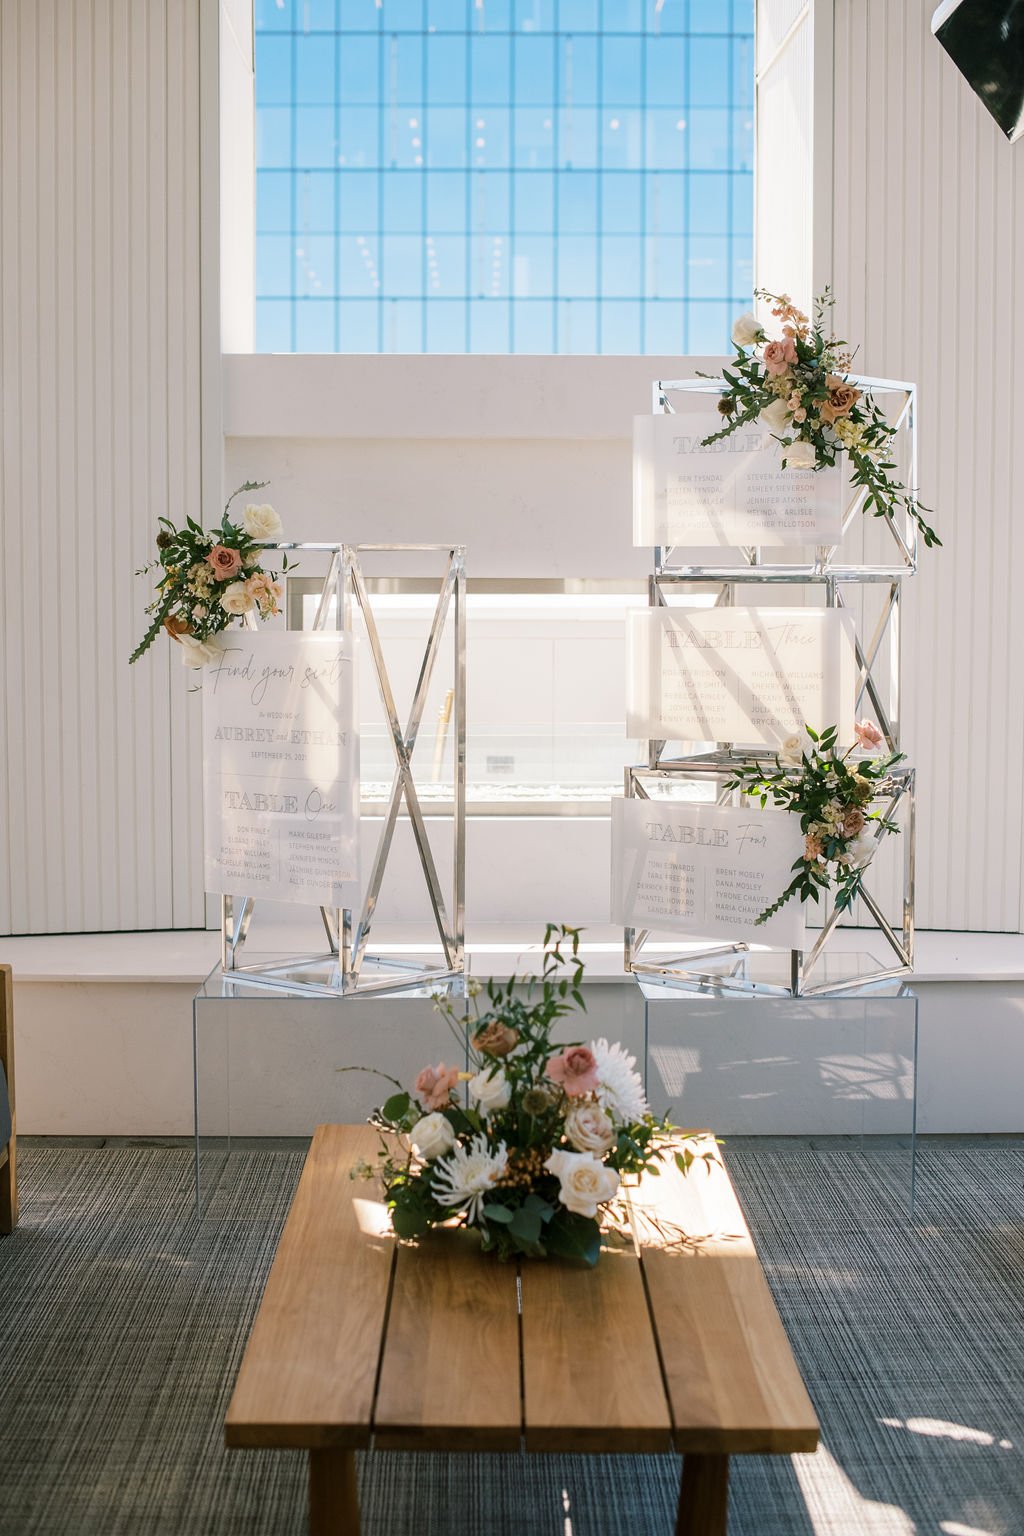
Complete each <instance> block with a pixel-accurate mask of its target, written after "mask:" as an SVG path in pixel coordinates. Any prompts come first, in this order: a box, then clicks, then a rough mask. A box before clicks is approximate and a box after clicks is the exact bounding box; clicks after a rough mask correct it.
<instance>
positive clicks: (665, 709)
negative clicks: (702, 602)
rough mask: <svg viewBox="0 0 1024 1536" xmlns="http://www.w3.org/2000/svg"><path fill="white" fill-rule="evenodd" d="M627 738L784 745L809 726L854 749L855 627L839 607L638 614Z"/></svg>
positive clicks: (633, 620)
mask: <svg viewBox="0 0 1024 1536" xmlns="http://www.w3.org/2000/svg"><path fill="white" fill-rule="evenodd" d="M627 677H628V679H629V683H628V698H627V718H626V733H627V735H629V736H634V737H641V738H642V737H647V738H657V739H660V740H666V741H731V742H737V743H744V744H748V743H751V744H760V743H766V744H769V745H778V744H780V743H782V742H783V741H785V739H786V738H787V736H792V735H795V734H797V733H798V732H800V731H801V730H802V729H803V726H804V723H805V722H806V721H808V720H827V721H829V722H831V723H835V724H836V725H838V727H839V732H840V738H841V739H842V740H844V741H852V740H853V724H854V704H855V697H856V678H857V666H856V650H855V640H854V627H853V618H852V616H851V615H850V614H848V613H846V612H844V611H841V610H839V609H835V608H820V609H814V608H683V607H672V608H668V607H659V608H643V609H635V610H634V611H633V612H632V613H631V614H630V616H629V629H628V666H627Z"/></svg>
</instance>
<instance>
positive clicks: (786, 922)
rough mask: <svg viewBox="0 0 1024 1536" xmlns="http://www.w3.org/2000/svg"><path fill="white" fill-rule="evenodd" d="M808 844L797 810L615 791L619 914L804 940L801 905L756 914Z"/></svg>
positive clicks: (646, 924) (702, 933)
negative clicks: (619, 796) (622, 796)
mask: <svg viewBox="0 0 1024 1536" xmlns="http://www.w3.org/2000/svg"><path fill="white" fill-rule="evenodd" d="M802 852H803V836H802V834H801V832H800V827H799V821H798V818H796V817H793V816H790V815H788V814H787V812H785V811H773V810H761V809H760V808H759V807H758V806H743V807H739V808H736V807H733V806H717V805H702V804H696V803H691V802H688V801H680V800H613V801H612V921H613V922H616V923H622V924H623V926H624V927H626V928H650V929H655V930H657V931H664V932H667V933H679V934H691V935H693V936H694V937H695V938H702V939H720V938H724V939H743V940H745V941H747V942H754V943H760V944H774V945H777V946H779V947H780V948H783V949H802V948H803V940H804V919H803V908H802V906H800V904H799V903H792V902H791V903H789V904H788V905H787V906H785V907H783V908H782V910H781V911H780V912H777V913H776V914H775V916H774V917H771V918H769V919H768V921H767V922H766V923H763V924H762V925H761V926H760V927H758V926H757V919H758V917H759V916H760V914H761V913H762V912H763V911H764V909H765V907H767V906H769V905H770V904H771V903H772V902H773V901H774V900H775V899H776V897H777V896H778V895H779V892H780V891H783V890H785V888H786V886H787V885H788V884H789V882H790V880H791V879H792V864H793V861H794V859H797V858H799V857H800V855H801V853H802Z"/></svg>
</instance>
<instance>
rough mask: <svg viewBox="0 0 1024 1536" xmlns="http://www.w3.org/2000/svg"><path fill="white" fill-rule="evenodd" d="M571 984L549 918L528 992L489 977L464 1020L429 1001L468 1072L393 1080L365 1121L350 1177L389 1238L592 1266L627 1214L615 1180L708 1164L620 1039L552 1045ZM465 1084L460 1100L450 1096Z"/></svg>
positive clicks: (449, 1070) (579, 1003) (572, 964)
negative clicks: (653, 1101)
mask: <svg viewBox="0 0 1024 1536" xmlns="http://www.w3.org/2000/svg"><path fill="white" fill-rule="evenodd" d="M552 940H553V941H554V942H552ZM563 946H565V947H563ZM566 948H567V949H568V953H566ZM582 976H583V962H582V960H580V958H579V930H578V929H575V928H569V927H565V926H560V927H559V926H555V925H554V924H549V925H548V927H547V929H546V931H545V935H544V966H543V974H542V978H541V982H540V985H539V988H538V986H537V984H536V982H535V981H534V980H533V979H531V980H529V981H524V980H517V978H515V977H512V978H511V979H510V980H509V981H508V982H506V983H504V984H499V983H497V982H495V981H489V982H488V983H487V988H486V992H487V998H488V1001H489V1003H490V1007H489V1008H488V1009H487V1011H486V1012H484V1013H480V1012H479V1011H478V1009H477V1004H476V995H478V994H479V991H480V988H477V989H476V993H474V990H473V988H472V985H471V986H470V989H469V990H470V995H471V997H472V998H473V1014H472V1016H470V1017H468V1018H467V1019H465V1020H463V1019H460V1018H457V1017H456V1014H455V1011H454V1007H453V1004H452V1002H451V1000H450V999H447V998H437V999H436V1000H435V1006H436V1007H437V1008H438V1010H439V1011H440V1012H442V1013H443V1014H444V1015H445V1016H446V1017H447V1019H448V1022H449V1024H450V1025H451V1027H452V1029H453V1032H454V1033H455V1035H456V1037H457V1040H458V1050H459V1055H460V1056H461V1055H462V1054H463V1053H464V1052H465V1051H466V1050H467V1048H468V1055H469V1061H470V1063H471V1064H472V1068H473V1070H472V1071H469V1072H463V1071H460V1070H459V1069H458V1067H455V1066H449V1065H447V1064H446V1063H445V1062H443V1061H441V1062H438V1064H437V1065H436V1066H428V1067H424V1069H423V1071H422V1072H421V1073H420V1074H419V1076H418V1078H417V1079H416V1083H415V1085H414V1087H413V1089H412V1091H411V1092H406V1091H405V1090H404V1089H401V1085H400V1084H396V1086H398V1087H399V1088H400V1090H401V1091H399V1092H398V1093H396V1094H394V1095H392V1097H391V1098H390V1099H388V1101H387V1103H386V1104H384V1105H383V1106H382V1107H381V1108H380V1109H377V1110H374V1112H373V1114H372V1115H371V1117H370V1124H371V1125H373V1126H375V1127H376V1128H377V1130H378V1131H379V1132H380V1133H381V1151H380V1153H379V1157H378V1164H377V1166H376V1168H374V1167H373V1166H371V1165H369V1164H364V1165H363V1166H362V1167H361V1168H360V1169H358V1170H357V1172H358V1173H361V1174H362V1175H363V1176H365V1177H368V1178H369V1177H375V1176H379V1177H380V1179H381V1180H382V1182H383V1186H384V1191H385V1199H386V1202H387V1205H388V1208H389V1210H390V1212H391V1219H392V1224H393V1226H394V1229H395V1232H396V1233H397V1234H398V1236H399V1237H403V1238H413V1237H418V1236H420V1235H422V1234H423V1233H425V1232H426V1231H428V1230H429V1228H431V1227H436V1226H441V1225H443V1224H445V1223H451V1222H453V1221H454V1222H455V1223H456V1224H457V1225H459V1226H464V1227H471V1228H473V1229H474V1230H475V1231H477V1232H479V1234H480V1238H481V1246H482V1248H483V1249H484V1251H485V1252H494V1253H497V1254H498V1256H499V1257H500V1258H502V1259H508V1258H512V1257H515V1256H517V1255H522V1256H528V1257H535V1258H543V1257H545V1256H546V1255H547V1254H558V1255H561V1256H563V1257H566V1258H578V1259H583V1260H584V1261H585V1262H586V1263H587V1264H591V1265H593V1264H596V1262H597V1259H598V1256H599V1254H600V1251H601V1243H602V1222H603V1221H604V1222H605V1224H606V1225H607V1223H608V1222H615V1221H619V1222H624V1221H625V1220H626V1219H627V1218H626V1214H625V1210H624V1209H623V1208H622V1207H621V1206H620V1204H619V1202H618V1199H617V1197H618V1196H619V1193H620V1189H621V1188H622V1187H623V1184H624V1181H627V1180H631V1179H632V1180H635V1179H636V1178H638V1176H639V1175H640V1174H641V1173H643V1172H644V1171H645V1170H654V1171H656V1170H657V1166H658V1163H659V1162H660V1161H661V1159H662V1158H664V1157H666V1156H674V1158H675V1161H676V1163H677V1165H678V1167H679V1168H680V1169H681V1170H682V1171H683V1172H684V1173H685V1172H688V1171H689V1169H690V1167H691V1166H692V1164H693V1163H694V1162H696V1161H699V1160H704V1161H705V1164H706V1165H708V1166H709V1165H710V1163H711V1162H712V1161H713V1160H714V1157H715V1153H714V1151H713V1150H712V1151H703V1152H701V1151H699V1150H697V1151H694V1150H693V1149H692V1147H691V1146H690V1145H689V1142H690V1141H691V1140H693V1138H692V1137H689V1136H687V1135H686V1133H682V1135H681V1133H679V1132H677V1131H674V1130H673V1127H672V1126H671V1125H670V1124H669V1123H668V1121H667V1120H658V1119H656V1118H655V1117H654V1115H652V1114H651V1112H650V1109H649V1107H648V1104H647V1100H646V1098H645V1096H644V1090H643V1084H642V1082H641V1080H640V1077H639V1076H638V1074H637V1073H636V1071H635V1070H634V1068H635V1065H636V1063H635V1060H634V1058H633V1057H632V1056H630V1055H628V1054H627V1052H626V1051H625V1050H624V1049H623V1047H622V1046H621V1045H618V1044H614V1045H612V1044H609V1042H608V1041H607V1040H591V1041H590V1042H589V1043H587V1044H584V1043H582V1042H580V1043H576V1044H570V1045H559V1046H556V1045H555V1044H553V1042H552V1039H551V1034H552V1030H553V1028H554V1027H555V1025H556V1024H557V1023H558V1021H559V1019H561V1018H562V1017H563V1016H565V1015H566V1014H569V1013H571V1012H572V1009H573V1006H574V1005H575V1006H576V1007H579V1008H583V1007H584V1002H583V995H582V992H581V990H580V982H581V979H582ZM341 1070H346V1071H348V1070H360V1069H358V1068H356V1069H353V1068H343V1069H341ZM463 1083H464V1084H465V1086H466V1089H467V1090H468V1102H467V1103H460V1102H459V1099H458V1097H457V1093H458V1090H459V1088H460V1085H461V1084H463Z"/></svg>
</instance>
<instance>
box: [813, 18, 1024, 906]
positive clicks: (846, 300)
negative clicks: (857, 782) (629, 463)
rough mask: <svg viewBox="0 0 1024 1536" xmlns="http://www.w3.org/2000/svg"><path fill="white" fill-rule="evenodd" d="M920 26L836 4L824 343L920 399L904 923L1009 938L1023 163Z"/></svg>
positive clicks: (1023, 628)
mask: <svg viewBox="0 0 1024 1536" xmlns="http://www.w3.org/2000/svg"><path fill="white" fill-rule="evenodd" d="M933 9H934V5H933V0H836V3H835V66H834V91H835V132H834V162H833V169H834V187H833V203H832V207H833V214H832V244H833V253H834V256H833V272H832V275H833V281H834V286H835V290H836V294H837V298H838V305H837V310H836V316H837V326H838V328H839V330H840V334H842V335H844V336H849V337H851V338H855V339H856V340H858V341H859V342H860V343H861V351H860V354H859V356H858V366H859V367H861V368H862V369H863V370H864V371H865V372H868V373H871V374H875V375H882V376H888V377H892V378H911V379H915V380H916V381H917V382H918V384H919V386H920V409H919V427H920V475H919V478H920V489H921V493H922V495H923V497H924V499H925V501H926V502H927V503H928V504H929V505H931V506H933V507H934V508H935V518H934V522H935V526H936V527H937V528H938V529H939V531H940V533H941V536H942V539H943V548H942V549H941V550H934V551H924V552H922V555H921V559H920V565H919V571H918V575H917V576H916V577H915V578H914V579H913V580H912V581H910V582H908V583H907V607H906V629H905V651H904V681H905V706H906V708H905V740H906V742H907V745H908V748H909V750H910V752H911V753H912V754H913V757H914V759H915V761H916V762H917V763H918V765H919V768H920V800H919V807H920V809H919V828H920V834H921V839H920V845H919V846H920V861H919V890H918V920H919V922H920V923H921V925H922V926H924V927H933V928H967V929H992V930H1011V931H1015V930H1019V929H1020V927H1021V894H1022V893H1021V859H1022V821H1021V799H1022V796H1021V781H1022V771H1021V750H1022V732H1024V690H1022V689H1021V686H1020V679H1019V656H1020V652H1021V646H1022V641H1024V624H1022V618H1021V606H1020V603H1019V600H1018V601H1015V599H1014V593H1015V590H1018V591H1019V587H1020V581H1021V575H1022V553H1024V544H1022V539H1021V536H1020V535H1019V534H1018V533H1017V531H1016V518H1017V515H1018V509H1019V506H1020V503H1021V500H1022V499H1024V422H1022V419H1021V410H1020V405H1019V397H1017V383H1016V374H1017V372H1018V369H1019V364H1020V359H1021V357H1022V356H1024V292H1022V291H1021V285H1020V283H1019V282H1018V281H1017V278H1018V275H1019V273H1020V271H1021V269H1022V267H1024V149H1022V147H1021V146H1020V145H1017V146H1011V145H1010V144H1008V143H1007V141H1006V140H1005V138H1004V137H1003V136H1002V135H1001V134H1000V132H999V131H998V129H997V128H996V125H995V123H994V122H993V121H992V119H991V118H990V117H989V115H988V113H987V112H986V111H985V109H984V108H983V107H982V105H981V103H980V102H979V101H978V100H977V98H976V97H975V96H974V94H973V92H972V91H971V90H970V88H969V87H968V85H967V83H966V82H965V81H964V80H963V78H962V77H961V76H960V74H959V73H958V71H957V70H956V68H955V66H954V65H953V64H952V62H951V60H950V59H949V58H948V56H947V55H946V54H945V53H944V52H943V50H942V49H941V48H940V47H939V45H938V43H936V42H935V40H934V38H933V37H932V36H931V33H930V27H929V19H930V16H931V13H932V11H933ZM820 275H824V274H819V273H817V272H816V278H818V279H819V280H820ZM1015 397H1017V398H1016V400H1015Z"/></svg>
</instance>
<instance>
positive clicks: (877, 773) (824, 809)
mask: <svg viewBox="0 0 1024 1536" xmlns="http://www.w3.org/2000/svg"><path fill="white" fill-rule="evenodd" d="M854 729H855V734H856V737H857V742H856V745H855V746H853V747H850V748H849V750H848V751H846V752H840V751H839V750H838V748H837V746H836V738H837V736H838V731H837V729H836V727H835V726H834V725H830V726H829V728H828V730H826V731H822V732H821V733H820V735H819V733H818V732H816V731H812V730H811V727H810V726H806V727H805V732H806V734H805V735H804V734H801V735H799V736H789V737H787V739H786V740H785V741H784V742H783V744H782V746H781V748H780V749H779V751H778V753H777V754H776V756H775V765H776V770H777V771H776V772H775V773H765V771H764V767H763V765H762V764H761V763H753V764H750V765H743V766H741V767H737V768H735V769H734V770H733V772H734V777H733V778H731V779H730V780H729V781H728V783H727V784H726V785H725V786H724V787H725V788H726V789H741V790H742V791H743V793H744V794H746V795H750V796H753V797H759V798H760V801H761V805H762V807H763V806H765V805H767V803H768V799H769V796H770V797H771V799H772V801H773V802H774V804H775V805H777V806H781V807H783V808H784V809H785V810H787V811H790V812H792V813H793V815H795V816H799V817H800V830H801V831H802V832H803V834H804V851H803V854H802V855H801V857H800V858H799V859H796V860H795V861H794V863H793V865H792V868H793V869H794V870H795V871H796V873H795V875H794V876H793V879H792V880H791V881H790V883H789V884H788V885H787V887H786V889H785V890H784V891H783V892H782V894H781V896H779V897H778V898H777V900H775V901H773V902H772V904H771V906H769V907H766V908H765V910H764V911H763V912H762V913H761V915H760V917H759V918H758V919H757V921H758V922H759V923H766V922H767V921H768V919H769V918H770V917H772V916H773V915H774V914H775V913H776V912H778V910H779V908H780V907H783V906H785V904H786V902H787V901H789V899H790V898H791V897H792V896H799V897H800V900H801V901H818V899H819V896H820V893H821V892H822V891H828V890H829V888H830V887H831V886H832V885H833V884H834V885H835V891H836V896H835V905H836V909H837V911H840V912H843V911H846V909H847V908H848V907H850V906H851V905H852V904H853V902H854V900H855V898H856V897H857V895H858V893H859V891H860V888H861V884H862V883H863V879H864V871H865V869H866V868H867V866H868V864H869V863H870V862H871V859H872V858H873V856H874V854H875V851H876V849H877V847H878V844H879V842H880V841H881V839H882V838H883V837H885V836H886V835H887V834H890V833H898V832H899V830H900V829H899V827H898V826H897V825H896V823H895V822H894V821H890V820H888V819H887V818H886V817H885V816H884V815H883V814H882V813H881V812H880V811H872V810H870V809H869V806H870V805H871V802H872V801H873V800H874V799H876V797H877V796H878V795H879V794H880V793H883V792H884V790H885V789H886V787H887V781H888V778H889V773H890V770H891V769H892V768H894V767H895V766H896V764H897V763H901V762H902V761H903V758H904V754H903V753H902V752H891V753H889V754H888V755H886V756H884V757H860V756H858V757H854V756H853V754H854V753H855V752H856V751H857V750H858V748H859V749H860V750H861V751H863V752H868V751H872V750H873V749H874V748H876V747H880V746H881V745H882V743H883V741H884V739H885V738H884V737H883V735H882V733H881V731H880V730H879V729H878V727H877V725H875V724H874V722H873V721H870V720H862V721H860V722H859V723H858V724H857V725H856V726H855V728H854Z"/></svg>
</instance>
